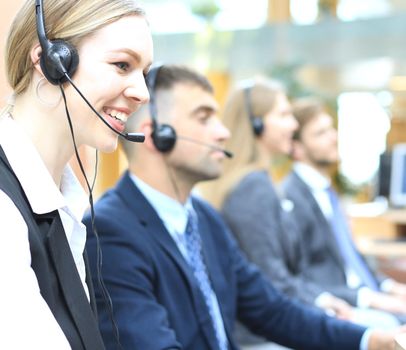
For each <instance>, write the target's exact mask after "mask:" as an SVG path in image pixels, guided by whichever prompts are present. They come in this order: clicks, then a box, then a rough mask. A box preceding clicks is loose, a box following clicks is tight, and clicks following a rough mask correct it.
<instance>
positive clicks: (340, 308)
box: [319, 294, 353, 321]
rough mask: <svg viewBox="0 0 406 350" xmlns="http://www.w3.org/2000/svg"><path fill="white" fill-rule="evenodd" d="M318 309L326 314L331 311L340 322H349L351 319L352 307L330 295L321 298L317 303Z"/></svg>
mask: <svg viewBox="0 0 406 350" xmlns="http://www.w3.org/2000/svg"><path fill="white" fill-rule="evenodd" d="M319 307H321V308H323V309H324V310H326V311H327V312H328V311H330V312H331V311H332V313H333V314H334V316H335V317H337V318H339V319H342V320H347V321H351V319H352V317H353V309H352V306H351V305H350V304H348V303H347V302H346V301H345V300H343V299H340V298H337V297H335V296H333V295H331V294H329V295H328V296H326V297H324V298H323V300H322V302H320V303H319Z"/></svg>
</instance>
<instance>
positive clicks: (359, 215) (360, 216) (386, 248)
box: [350, 207, 406, 283]
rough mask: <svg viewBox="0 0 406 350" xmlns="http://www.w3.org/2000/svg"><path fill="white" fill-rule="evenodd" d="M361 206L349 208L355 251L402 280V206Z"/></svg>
mask: <svg viewBox="0 0 406 350" xmlns="http://www.w3.org/2000/svg"><path fill="white" fill-rule="evenodd" d="M359 208H361V207H359ZM359 208H358V209H359ZM364 208H365V207H364ZM361 209H362V210H354V211H351V210H350V223H351V227H352V232H353V236H354V237H353V238H354V241H355V243H356V245H357V247H358V249H359V251H360V252H361V253H362V254H363V255H365V256H366V257H367V258H368V260H369V261H370V262H372V263H373V264H372V265H373V266H374V268H376V269H377V270H379V271H381V272H383V273H384V274H386V275H388V276H390V277H392V278H394V279H396V280H398V281H399V282H404V283H406V210H405V209H397V210H394V209H390V210H384V211H382V210H381V211H377V210H370V209H371V208H368V207H366V210H364V209H363V208H361Z"/></svg>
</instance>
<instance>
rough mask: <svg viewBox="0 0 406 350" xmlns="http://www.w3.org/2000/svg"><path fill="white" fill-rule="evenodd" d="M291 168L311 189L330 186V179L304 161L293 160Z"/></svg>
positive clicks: (322, 188) (322, 189)
mask: <svg viewBox="0 0 406 350" xmlns="http://www.w3.org/2000/svg"><path fill="white" fill-rule="evenodd" d="M293 169H294V171H295V172H296V173H297V174H298V175H299V177H300V178H301V179H302V180H303V181H304V182H305V183H306V184H307V185H308V186H309V187H310V188H311V189H312V191H324V190H325V189H326V188H328V187H330V186H331V181H330V179H328V178H327V177H325V176H324V175H322V174H321V173H320V172H318V171H317V170H316V169H314V168H313V167H311V166H309V165H307V164H305V163H301V162H295V163H294V164H293Z"/></svg>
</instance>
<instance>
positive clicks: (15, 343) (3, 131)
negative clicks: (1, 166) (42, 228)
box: [0, 116, 89, 350]
mask: <svg viewBox="0 0 406 350" xmlns="http://www.w3.org/2000/svg"><path fill="white" fill-rule="evenodd" d="M0 145H1V147H2V148H3V150H4V153H5V154H6V156H7V159H8V161H9V163H10V165H11V167H12V168H13V171H14V173H15V174H16V176H17V178H18V179H19V181H20V184H21V186H22V188H23V190H24V192H25V194H26V196H27V199H28V202H29V203H30V205H31V208H32V210H33V211H34V213H36V214H45V213H49V212H52V211H54V210H58V212H59V214H60V217H61V221H62V224H63V227H64V230H65V233H66V237H67V240H68V243H69V246H70V249H71V251H72V254H73V258H74V261H75V264H76V267H77V269H78V272H79V276H80V278H81V281H82V284H83V287H84V289H85V292H86V294H87V295H88V297H89V292H88V289H87V285H86V282H85V280H86V271H85V264H84V260H83V251H84V246H85V241H86V228H85V226H84V225H83V224H82V223H81V219H82V217H83V214H84V211H85V209H86V207H87V203H88V199H87V195H86V193H85V192H84V190H83V189H82V187H81V185H80V184H79V182H78V180H77V179H76V177H75V175H74V174H73V172H72V170H71V169H70V167H69V166H67V167H66V168H65V169H64V172H63V176H62V180H61V185H60V189H59V188H58V187H57V186H56V184H55V182H54V181H53V179H52V177H51V175H50V173H49V172H48V170H47V168H46V166H45V164H44V163H43V161H42V159H41V157H40V155H39V154H38V152H37V150H36V148H35V146H34V145H33V144H32V142H31V140H30V138H29V137H28V136H27V134H26V133H25V132H24V130H23V129H21V128H20V127H19V125H18V123H17V122H16V121H14V120H13V119H12V118H11V117H9V116H4V117H0ZM0 215H1V216H0V218H1V219H0V276H1V282H2V287H1V288H0V310H1V312H0V320H1V321H0V324H2V325H3V332H1V336H0V349H11V348H13V349H45V350H47V349H58V350H64V349H70V345H69V343H68V340H67V339H66V337H65V335H64V333H63V332H62V329H61V328H60V326H59V324H58V323H57V321H56V320H55V318H54V316H53V314H52V312H51V310H50V309H49V307H48V305H47V303H46V302H45V300H44V299H43V298H42V296H41V294H40V289H39V285H38V281H37V278H36V275H35V272H34V270H33V269H32V268H31V253H30V245H29V241H28V228H27V225H26V223H25V221H24V219H23V217H22V215H21V213H20V212H19V210H18V209H17V208H16V206H15V204H14V203H13V202H12V201H11V199H10V198H9V197H8V196H7V195H6V194H5V193H4V192H3V191H1V190H0Z"/></svg>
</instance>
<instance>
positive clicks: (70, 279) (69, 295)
mask: <svg viewBox="0 0 406 350" xmlns="http://www.w3.org/2000/svg"><path fill="white" fill-rule="evenodd" d="M0 189H1V190H2V191H4V192H5V193H6V195H7V196H9V197H10V198H11V200H12V201H13V203H14V204H15V205H16V207H17V208H18V210H19V211H20V213H21V215H22V216H23V218H24V220H25V222H26V224H27V227H28V239H29V243H30V251H31V267H32V269H33V270H34V272H35V275H36V277H37V280H38V284H39V287H40V291H41V295H42V297H43V298H44V300H45V301H46V302H47V304H48V306H49V308H50V309H51V311H52V313H53V315H54V317H55V319H56V320H57V322H58V324H59V326H60V327H61V329H62V331H63V332H64V334H65V336H66V338H67V339H68V341H69V344H70V346H71V347H72V349H73V350H100V349H104V345H103V341H102V338H101V335H100V332H99V330H98V326H97V321H96V317H95V315H94V313H93V311H92V308H93V310H95V304H94V297H93V288H92V285H91V279H90V278H89V277H90V276H89V271H88V269H87V263H86V269H87V280H86V282H87V285H88V287H89V292H90V295H91V301H92V308H91V306H90V304H89V302H88V299H87V297H86V293H85V291H84V289H83V285H82V282H81V280H80V277H79V273H78V271H77V269H76V266H75V262H74V260H73V256H72V252H71V250H70V247H69V244H68V241H67V238H66V235H65V232H64V229H63V226H62V222H61V219H60V216H59V213H58V211H57V210H55V211H54V212H52V213H49V214H44V215H37V214H35V213H34V212H33V211H32V209H31V206H30V204H29V202H28V200H27V197H26V196H25V193H24V191H23V189H22V187H21V185H20V183H19V181H18V179H17V177H16V175H15V174H14V172H13V169H12V168H11V166H10V164H9V162H8V160H7V157H6V155H5V154H4V151H3V149H2V148H1V146H0ZM10 234H13V232H10ZM85 262H86V257H85ZM23 333H24V332H23Z"/></svg>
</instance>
